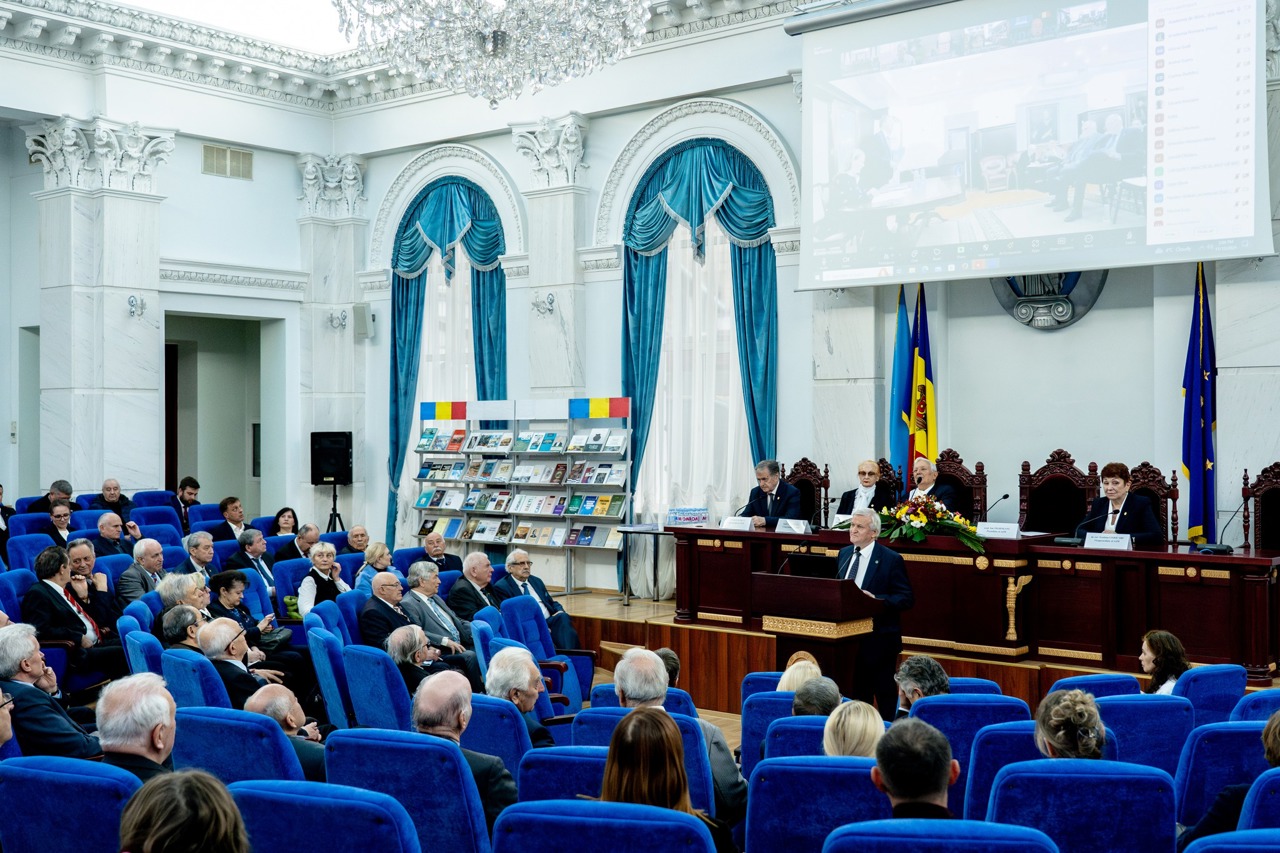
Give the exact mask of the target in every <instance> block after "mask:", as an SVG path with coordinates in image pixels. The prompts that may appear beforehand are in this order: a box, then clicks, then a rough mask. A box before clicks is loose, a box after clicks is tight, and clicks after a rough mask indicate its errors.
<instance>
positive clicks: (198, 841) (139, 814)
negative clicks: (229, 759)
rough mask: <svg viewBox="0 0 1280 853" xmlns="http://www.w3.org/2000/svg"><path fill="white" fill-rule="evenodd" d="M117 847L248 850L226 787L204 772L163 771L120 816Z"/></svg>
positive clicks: (152, 851)
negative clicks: (118, 843)
mask: <svg viewBox="0 0 1280 853" xmlns="http://www.w3.org/2000/svg"><path fill="white" fill-rule="evenodd" d="M300 831H304V830H303V828H300ZM120 849H121V850H128V851H132V853H179V851H180V852H181V853H249V850H250V848H249V834H248V833H247V832H246V831H245V828H244V820H243V819H242V818H241V817H240V810H239V809H237V808H236V803H235V800H233V799H231V794H230V793H229V792H228V791H227V788H226V786H225V785H223V784H222V783H221V782H219V781H218V780H217V779H215V778H214V777H212V776H210V775H209V774H208V773H205V772H204V771H203V770H182V771H179V772H177V773H166V774H165V775H163V776H159V777H157V778H155V779H152V780H151V781H150V782H147V783H146V784H145V785H143V786H142V787H141V788H139V789H138V790H137V792H135V793H134V795H133V796H132V797H130V798H129V802H128V803H126V804H125V807H124V813H123V814H121V815H120Z"/></svg>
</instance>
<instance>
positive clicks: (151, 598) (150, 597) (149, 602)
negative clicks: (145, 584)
mask: <svg viewBox="0 0 1280 853" xmlns="http://www.w3.org/2000/svg"><path fill="white" fill-rule="evenodd" d="M138 601H141V602H142V603H143V604H144V605H146V607H147V608H148V609H149V610H150V611H151V615H152V616H159V615H160V614H161V613H163V612H164V601H163V600H162V599H161V598H160V593H158V592H156V591H155V590H154V589H153V590H151V592H144V593H143V594H142V595H141V596H140V597H139V598H138Z"/></svg>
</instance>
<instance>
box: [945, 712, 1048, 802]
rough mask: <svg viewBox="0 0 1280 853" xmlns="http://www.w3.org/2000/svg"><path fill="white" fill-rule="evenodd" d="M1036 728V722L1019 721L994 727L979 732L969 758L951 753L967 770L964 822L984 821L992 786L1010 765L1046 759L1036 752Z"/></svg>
mask: <svg viewBox="0 0 1280 853" xmlns="http://www.w3.org/2000/svg"><path fill="white" fill-rule="evenodd" d="M1035 731H1036V724H1035V721H1034V720H1018V721H1017V722H1013V723H995V724H993V725H989V726H983V727H982V728H980V729H978V731H977V734H975V735H974V737H973V746H972V747H971V748H970V751H969V757H968V760H967V761H966V760H965V758H964V757H962V756H958V755H955V754H954V753H952V757H953V758H956V759H958V760H959V761H960V764H961V765H962V766H965V765H967V766H968V772H967V773H966V774H965V776H966V788H965V796H964V812H963V814H962V815H957V817H961V816H963V817H964V818H965V820H984V819H986V816H987V805H988V803H989V801H990V799H991V786H992V784H994V783H995V781H996V774H997V773H999V772H1000V769H1001V768H1002V767H1004V766H1005V765H1008V764H1013V763H1015V762H1018V761H1037V760H1039V759H1041V758H1043V757H1044V756H1043V755H1041V753H1040V750H1039V749H1037V748H1036V741H1035Z"/></svg>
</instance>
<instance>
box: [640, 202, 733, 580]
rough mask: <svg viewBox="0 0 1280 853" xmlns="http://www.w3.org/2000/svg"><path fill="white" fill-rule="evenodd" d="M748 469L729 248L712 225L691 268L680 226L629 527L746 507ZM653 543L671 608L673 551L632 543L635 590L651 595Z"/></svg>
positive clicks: (662, 540) (643, 540) (667, 544)
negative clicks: (692, 509)
mask: <svg viewBox="0 0 1280 853" xmlns="http://www.w3.org/2000/svg"><path fill="white" fill-rule="evenodd" d="M751 464H752V460H751V444H750V441H749V439H748V438H747V416H746V410H745V407H744V404H743V401H742V379H741V374H740V373H739V369H738V341H737V336H736V333H735V331H734V322H733V283H732V272H731V267H730V263H729V241H728V239H727V238H726V237H725V234H724V231H723V230H721V228H720V226H719V224H718V223H717V222H716V220H715V217H714V216H711V217H708V218H707V223H706V257H705V261H704V262H703V263H699V262H698V261H697V260H696V259H695V258H694V255H693V247H692V244H691V235H690V233H689V229H688V228H687V227H685V226H684V225H681V226H679V227H678V228H677V230H676V233H675V234H674V235H673V236H672V239H671V244H670V245H669V246H668V248H667V293H666V304H665V307H664V313H663V321H662V355H661V356H660V358H659V371H658V384H657V391H656V393H655V395H654V403H653V420H652V422H651V425H650V427H649V441H648V446H647V447H646V448H645V452H644V460H643V462H642V463H641V465H640V472H639V475H638V477H637V478H636V485H635V489H636V492H635V508H634V512H635V519H636V521H638V522H654V521H656V522H659V523H661V522H664V521H665V520H666V514H667V510H668V509H669V508H671V507H676V506H697V507H701V506H705V507H707V508H708V509H709V510H710V512H711V517H712V519H719V518H720V517H721V516H723V515H725V514H727V513H730V512H733V511H734V510H735V509H737V508H738V507H739V506H741V505H742V504H743V503H744V502H745V501H746V488H745V487H746V486H748V484H749V483H750V482H751ZM655 539H656V541H657V542H658V543H659V548H658V592H659V595H660V596H661V597H663V598H667V597H669V596H670V595H671V594H672V592H673V591H674V590H675V559H674V558H675V549H674V545H673V544H672V542H671V540H670V539H669V538H668V537H648V536H636V537H632V539H631V560H630V565H631V567H632V569H631V588H632V589H633V590H634V591H635V593H636V594H637V595H641V596H650V597H652V595H653V569H652V565H653V563H652V550H651V549H652V543H653V541H655Z"/></svg>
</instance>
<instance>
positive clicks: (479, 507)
mask: <svg viewBox="0 0 1280 853" xmlns="http://www.w3.org/2000/svg"><path fill="white" fill-rule="evenodd" d="M491 503H493V492H481V493H480V498H479V500H477V501H476V512H492V508H491V507H490V504H491Z"/></svg>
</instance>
